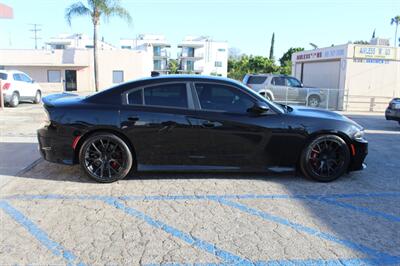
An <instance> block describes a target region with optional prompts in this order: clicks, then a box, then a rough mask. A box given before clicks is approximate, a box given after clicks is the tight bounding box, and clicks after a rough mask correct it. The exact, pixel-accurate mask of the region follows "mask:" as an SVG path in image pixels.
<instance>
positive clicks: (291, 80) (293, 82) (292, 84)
mask: <svg viewBox="0 0 400 266" xmlns="http://www.w3.org/2000/svg"><path fill="white" fill-rule="evenodd" d="M287 83H288V86H290V87H296V88H300V87H301V83H300V81H298V80H297V79H295V78H287Z"/></svg>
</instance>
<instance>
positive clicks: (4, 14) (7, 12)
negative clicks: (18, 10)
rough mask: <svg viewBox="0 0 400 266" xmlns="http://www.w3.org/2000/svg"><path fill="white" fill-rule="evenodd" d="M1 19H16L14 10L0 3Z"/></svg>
mask: <svg viewBox="0 0 400 266" xmlns="http://www.w3.org/2000/svg"><path fill="white" fill-rule="evenodd" d="M0 18H9V19H11V18H14V12H13V9H12V8H11V7H9V6H6V5H5V4H1V3H0Z"/></svg>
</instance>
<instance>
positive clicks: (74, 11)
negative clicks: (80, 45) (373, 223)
mask: <svg viewBox="0 0 400 266" xmlns="http://www.w3.org/2000/svg"><path fill="white" fill-rule="evenodd" d="M79 16H88V17H90V18H91V20H92V24H93V65H94V83H95V89H96V91H98V89H99V81H98V65H97V29H98V27H99V24H100V18H104V19H105V20H106V21H108V19H109V18H110V17H111V16H117V17H120V18H122V19H125V20H126V21H128V22H129V23H131V21H132V18H131V16H130V15H129V12H128V11H127V10H126V9H124V8H123V7H122V6H121V5H120V3H119V0H87V5H85V4H83V3H82V2H76V3H74V4H72V5H70V6H69V7H67V8H66V9H65V19H66V20H67V22H68V24H69V25H71V20H72V18H73V17H79Z"/></svg>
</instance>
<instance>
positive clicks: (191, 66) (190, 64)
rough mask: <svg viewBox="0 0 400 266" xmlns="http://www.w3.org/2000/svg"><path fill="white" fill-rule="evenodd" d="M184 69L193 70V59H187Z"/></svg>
mask: <svg viewBox="0 0 400 266" xmlns="http://www.w3.org/2000/svg"><path fill="white" fill-rule="evenodd" d="M186 70H187V71H193V70H194V61H187V63H186Z"/></svg>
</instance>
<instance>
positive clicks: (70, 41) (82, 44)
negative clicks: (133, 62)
mask: <svg viewBox="0 0 400 266" xmlns="http://www.w3.org/2000/svg"><path fill="white" fill-rule="evenodd" d="M45 44H46V47H44V48H45V49H54V50H62V49H92V48H93V47H94V46H93V39H92V38H90V37H89V36H87V35H86V34H82V33H75V34H66V33H64V34H59V35H58V36H57V37H52V38H50V39H49V40H48V41H47V42H46V43H45ZM97 47H98V49H99V50H116V49H117V48H116V47H115V46H113V45H112V44H109V43H107V42H105V41H104V38H101V40H97Z"/></svg>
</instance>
